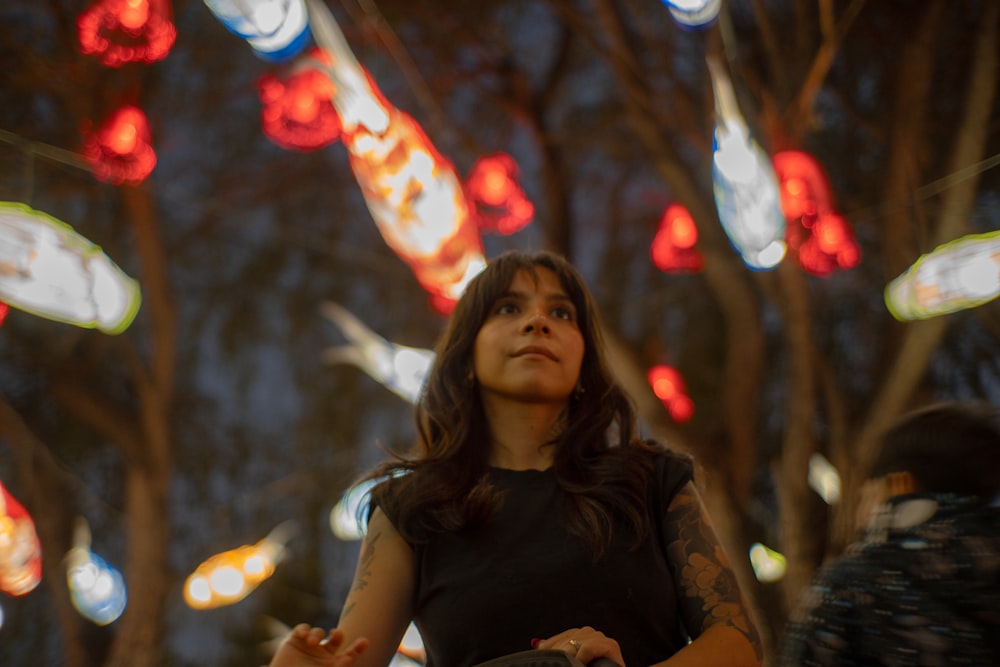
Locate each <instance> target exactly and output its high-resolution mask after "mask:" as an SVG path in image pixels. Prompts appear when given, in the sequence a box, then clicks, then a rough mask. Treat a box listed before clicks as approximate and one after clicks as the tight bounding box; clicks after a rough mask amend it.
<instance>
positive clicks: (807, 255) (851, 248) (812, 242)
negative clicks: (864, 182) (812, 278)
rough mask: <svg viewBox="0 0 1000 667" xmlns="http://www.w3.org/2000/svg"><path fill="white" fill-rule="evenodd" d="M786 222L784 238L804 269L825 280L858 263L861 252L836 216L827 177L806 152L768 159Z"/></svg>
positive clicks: (838, 216) (796, 152) (781, 154)
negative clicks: (777, 187)
mask: <svg viewBox="0 0 1000 667" xmlns="http://www.w3.org/2000/svg"><path fill="white" fill-rule="evenodd" d="M771 162H772V164H773V165H774V171H775V173H776V174H777V176H778V181H779V183H780V192H781V210H782V212H783V213H784V216H785V219H786V220H787V222H788V230H787V232H786V238H787V241H788V246H789V247H790V248H791V249H792V250H793V251H794V252H795V255H796V257H797V258H798V261H799V264H800V265H801V266H802V268H803V269H805V270H806V271H808V272H809V273H812V274H814V275H817V276H821V277H826V276H829V275H830V274H831V273H833V271H834V270H836V269H849V268H852V267H854V266H857V265H858V263H859V262H860V261H861V249H860V248H859V247H858V244H857V241H855V239H854V233H853V231H852V230H851V227H850V225H849V224H848V222H847V220H846V219H844V218H843V217H841V216H840V215H838V214H837V213H836V211H835V210H834V206H833V198H832V196H831V195H830V184H829V181H828V179H827V177H826V173H825V172H824V171H823V168H822V167H821V166H820V165H819V163H818V162H816V160H815V159H814V158H813V157H812V156H811V155H809V154H808V153H806V152H803V151H795V150H787V151H779V152H777V153H775V154H774V155H773V156H771Z"/></svg>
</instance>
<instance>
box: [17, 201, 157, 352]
mask: <svg viewBox="0 0 1000 667" xmlns="http://www.w3.org/2000/svg"><path fill="white" fill-rule="evenodd" d="M0 301H4V302H6V303H7V304H9V305H11V306H13V307H14V308H19V309H21V310H24V311H26V312H29V313H32V314H33V315H38V316H39V317H44V318H47V319H51V320H56V321H58V322H65V323H67V324H74V325H76V326H80V327H87V328H97V329H100V330H101V331H103V332H105V333H109V334H117V333H121V332H122V331H124V330H125V329H126V328H128V326H129V325H130V324H131V323H132V320H133V319H134V318H135V315H136V313H137V312H138V310H139V302H140V294H139V284H138V283H137V282H136V281H135V280H133V279H132V278H130V277H128V276H127V275H125V273H124V272H123V271H122V270H121V269H120V268H118V266H117V265H115V263H114V262H112V261H111V259H110V258H108V256H107V255H105V254H104V253H103V252H102V251H101V249H100V248H99V247H98V246H96V245H95V244H93V243H91V242H90V241H88V240H87V239H85V238H84V237H82V236H80V235H79V234H77V233H76V232H75V231H73V229H72V228H71V227H70V226H69V225H67V224H66V223H64V222H61V221H59V220H56V219H55V218H53V217H51V216H49V215H46V214H44V213H41V212H39V211H34V210H32V209H31V208H29V207H27V206H25V205H23V204H17V203H13V202H0Z"/></svg>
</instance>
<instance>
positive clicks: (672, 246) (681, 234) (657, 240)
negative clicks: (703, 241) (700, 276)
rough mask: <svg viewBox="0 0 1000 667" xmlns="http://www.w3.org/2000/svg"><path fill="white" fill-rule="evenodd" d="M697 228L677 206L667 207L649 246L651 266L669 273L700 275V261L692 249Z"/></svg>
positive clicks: (696, 236) (681, 208)
mask: <svg viewBox="0 0 1000 667" xmlns="http://www.w3.org/2000/svg"><path fill="white" fill-rule="evenodd" d="M697 242H698V227H697V226H695V224H694V218H692V217H691V214H690V213H689V212H688V210H687V209H686V208H684V207H683V206H681V205H680V204H671V205H670V206H668V207H667V208H666V210H665V211H664V212H663V216H662V217H661V218H660V226H659V228H658V229H657V231H656V236H654V237H653V244H652V245H651V246H650V249H649V250H650V256H651V257H652V259H653V264H654V265H655V266H656V268H658V269H660V270H661V271H667V272H669V273H675V272H683V271H692V272H697V271H701V268H702V266H703V265H704V259H703V258H702V256H701V253H700V252H698V251H697V250H696V249H695V247H694V246H695V243H697Z"/></svg>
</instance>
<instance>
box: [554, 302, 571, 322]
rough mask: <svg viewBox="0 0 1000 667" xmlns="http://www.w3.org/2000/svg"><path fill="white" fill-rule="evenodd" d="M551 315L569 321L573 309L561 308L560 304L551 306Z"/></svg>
mask: <svg viewBox="0 0 1000 667" xmlns="http://www.w3.org/2000/svg"><path fill="white" fill-rule="evenodd" d="M552 316H553V317H558V318H559V319H562V320H570V321H572V320H573V311H572V310H570V309H569V308H563V307H561V306H560V307H558V308H553V309H552Z"/></svg>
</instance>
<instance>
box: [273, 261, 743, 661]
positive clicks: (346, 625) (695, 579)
mask: <svg viewBox="0 0 1000 667" xmlns="http://www.w3.org/2000/svg"><path fill="white" fill-rule="evenodd" d="M603 354H604V353H603V342H602V339H601V333H600V326H599V323H598V321H597V311H596V309H595V307H594V304H593V301H592V298H591V296H590V294H589V292H588V291H587V289H586V287H585V286H584V284H583V281H582V280H581V278H580V276H579V274H578V273H577V272H576V270H575V269H574V268H573V267H572V266H570V265H569V264H568V263H567V262H566V261H565V260H564V259H562V258H561V257H559V256H557V255H554V254H551V253H544V252H543V253H537V254H526V253H521V252H508V253H505V254H504V255H501V256H500V257H499V258H497V259H495V260H494V261H492V262H491V263H490V264H489V266H488V267H487V268H486V269H485V270H484V271H483V272H482V273H481V274H480V275H479V276H478V277H477V278H475V279H474V280H473V281H472V282H471V283H470V285H469V287H468V288H467V289H466V291H465V293H464V294H463V296H462V298H461V300H460V301H459V303H458V304H457V306H456V308H455V310H454V312H453V314H452V316H451V319H450V321H449V323H448V326H447V329H446V331H445V332H444V335H443V336H442V338H441V340H440V342H439V344H438V348H437V356H436V359H435V363H434V366H433V368H432V369H431V372H430V375H429V377H428V379H427V381H426V385H425V388H424V392H423V394H422V396H421V400H420V402H419V404H418V406H417V410H416V418H417V426H418V428H419V432H420V436H421V437H420V441H421V443H422V449H421V451H420V452H419V453H418V454H417V456H415V457H414V458H413V459H409V460H401V461H393V462H389V463H387V464H385V465H383V466H382V467H380V468H379V469H377V470H375V471H374V472H373V473H372V475H371V476H372V477H378V478H385V479H388V480H389V481H387V482H384V483H382V484H381V485H379V486H378V487H376V489H375V491H374V493H373V507H374V509H373V511H372V513H371V516H370V521H369V526H368V532H367V535H366V537H365V541H364V543H363V545H362V551H361V556H360V559H359V562H358V566H357V572H356V574H355V578H354V583H353V586H352V588H351V590H350V592H349V593H348V596H347V600H346V603H345V605H344V609H343V612H342V614H341V617H340V621H339V624H338V629H336V630H333V631H331V632H330V633H329V634H327V633H325V632H324V631H323V630H322V629H320V628H310V627H309V626H306V625H300V626H298V627H296V628H295V630H293V632H292V634H291V635H290V636H289V638H288V639H287V640H286V641H285V642H284V643H283V644H282V646H281V647H280V648H279V651H278V653H277V654H276V655H275V657H274V659H273V660H272V662H271V666H272V667H291V666H296V665H324V666H327V667H346V666H347V665H357V666H359V667H366V666H368V665H378V666H379V667H384V666H385V665H387V664H388V663H389V662H390V660H391V659H392V656H393V654H394V652H395V649H396V647H397V645H398V643H399V640H400V638H401V637H402V635H403V632H404V631H405V629H406V627H407V625H408V623H409V622H410V620H411V619H413V620H415V622H416V624H417V627H418V628H419V630H420V632H421V636H422V638H423V641H424V645H425V648H426V650H427V654H428V658H429V664H432V665H436V666H437V667H462V666H471V665H475V664H478V663H480V662H484V661H486V660H489V659H492V658H496V657H498V656H502V655H504V654H509V653H514V652H518V651H522V650H529V649H532V648H535V649H556V650H561V651H565V652H566V653H567V654H569V655H570V656H573V657H575V658H576V659H578V660H579V661H580V662H583V663H584V664H586V663H589V662H591V661H593V660H595V659H597V658H602V657H603V658H608V659H611V660H614V661H615V662H617V663H618V664H619V665H623V666H624V667H642V666H645V665H651V664H663V665H672V666H678V667H680V666H683V665H698V666H699V667H709V666H711V665H726V666H727V667H737V666H742V665H747V666H754V665H759V664H760V661H761V656H760V642H759V638H758V636H757V633H756V630H755V629H754V627H753V624H752V622H751V619H750V616H749V614H748V612H747V610H746V607H745V605H744V603H743V600H742V598H741V595H740V591H739V589H738V587H737V583H736V578H735V576H734V575H733V572H732V570H731V569H730V567H729V564H728V562H727V560H726V556H725V554H724V552H723V550H722V548H721V546H720V545H719V542H718V540H717V539H716V537H715V535H714V532H713V530H712V528H711V526H710V524H709V521H708V517H707V516H706V514H705V512H704V510H703V508H702V505H701V502H700V500H699V498H698V494H697V492H696V490H695V486H694V484H693V483H692V466H691V463H690V461H689V460H688V459H687V458H685V457H682V456H679V455H677V454H675V453H672V452H670V451H669V450H667V449H665V448H663V447H660V446H657V445H655V444H654V443H651V442H646V441H643V440H640V439H639V438H638V437H637V435H636V433H635V429H636V417H635V414H634V408H633V407H632V404H631V402H630V401H629V399H628V398H627V396H626V395H625V393H624V392H623V391H622V389H621V388H620V387H619V386H618V385H617V384H616V383H615V381H614V380H613V378H612V376H611V373H610V372H609V370H608V368H607V366H606V363H605V360H604V356H603Z"/></svg>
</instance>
